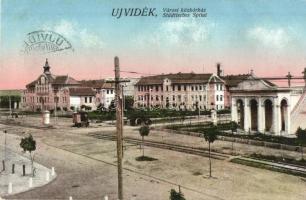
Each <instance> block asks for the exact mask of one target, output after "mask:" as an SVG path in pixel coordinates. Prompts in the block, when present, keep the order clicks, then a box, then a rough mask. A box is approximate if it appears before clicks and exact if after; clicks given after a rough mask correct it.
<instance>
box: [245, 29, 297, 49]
mask: <svg viewBox="0 0 306 200" xmlns="http://www.w3.org/2000/svg"><path fill="white" fill-rule="evenodd" d="M247 36H248V37H249V38H250V39H252V40H254V41H256V42H260V43H261V44H263V45H264V46H265V47H271V48H277V49H281V48H283V47H285V46H286V45H287V44H288V43H289V42H290V40H291V37H290V35H289V33H288V31H287V30H285V29H283V28H275V29H272V28H270V29H269V28H264V27H254V28H251V29H249V30H248V32H247Z"/></svg>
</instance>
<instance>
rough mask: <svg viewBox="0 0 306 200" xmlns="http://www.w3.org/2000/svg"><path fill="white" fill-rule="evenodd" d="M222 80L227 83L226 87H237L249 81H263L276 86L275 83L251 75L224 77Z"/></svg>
mask: <svg viewBox="0 0 306 200" xmlns="http://www.w3.org/2000/svg"><path fill="white" fill-rule="evenodd" d="M221 78H222V79H223V80H224V81H225V83H226V85H227V86H229V87H236V86H237V85H238V84H239V83H241V82H242V81H245V80H247V79H255V80H262V81H264V82H265V83H266V84H267V85H269V86H271V87H274V86H276V85H275V84H274V83H272V82H270V81H268V80H267V79H262V78H257V77H256V76H253V75H251V74H239V75H228V76H223V77H221Z"/></svg>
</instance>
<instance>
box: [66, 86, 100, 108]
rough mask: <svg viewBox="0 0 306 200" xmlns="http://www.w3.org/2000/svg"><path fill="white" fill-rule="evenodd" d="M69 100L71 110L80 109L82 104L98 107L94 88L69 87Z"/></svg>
mask: <svg viewBox="0 0 306 200" xmlns="http://www.w3.org/2000/svg"><path fill="white" fill-rule="evenodd" d="M69 94H70V95H69V102H70V109H71V110H80V109H81V107H82V105H84V106H87V107H90V110H95V109H96V103H95V102H96V99H95V98H96V92H95V90H94V89H92V88H88V87H78V88H69Z"/></svg>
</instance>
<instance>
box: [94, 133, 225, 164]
mask: <svg viewBox="0 0 306 200" xmlns="http://www.w3.org/2000/svg"><path fill="white" fill-rule="evenodd" d="M88 135H89V136H90V137H94V138H97V139H103V140H111V141H115V140H116V139H117V137H116V136H115V135H110V134H101V133H89V134H88ZM123 140H124V141H125V142H127V143H130V144H134V145H140V144H142V140H140V139H135V138H131V137H124V138H123ZM143 144H144V145H145V146H149V147H154V148H159V149H167V150H172V151H177V152H182V153H187V154H192V155H198V156H203V157H208V156H209V151H207V150H204V149H201V148H195V147H190V146H184V145H178V144H169V143H165V142H157V141H152V140H145V141H144V142H143ZM210 154H211V158H214V159H218V160H226V159H229V158H230V155H228V154H223V153H217V152H213V151H212V152H211V153H210Z"/></svg>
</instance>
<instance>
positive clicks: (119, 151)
mask: <svg viewBox="0 0 306 200" xmlns="http://www.w3.org/2000/svg"><path fill="white" fill-rule="evenodd" d="M120 96H121V86H120V68H119V58H118V57H117V56H116V57H115V100H116V127H117V167H118V199H119V200H123V184H122V155H123V146H122V138H123V136H122V128H123V124H122V122H123V121H122V119H123V118H122V99H121V98H120Z"/></svg>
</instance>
